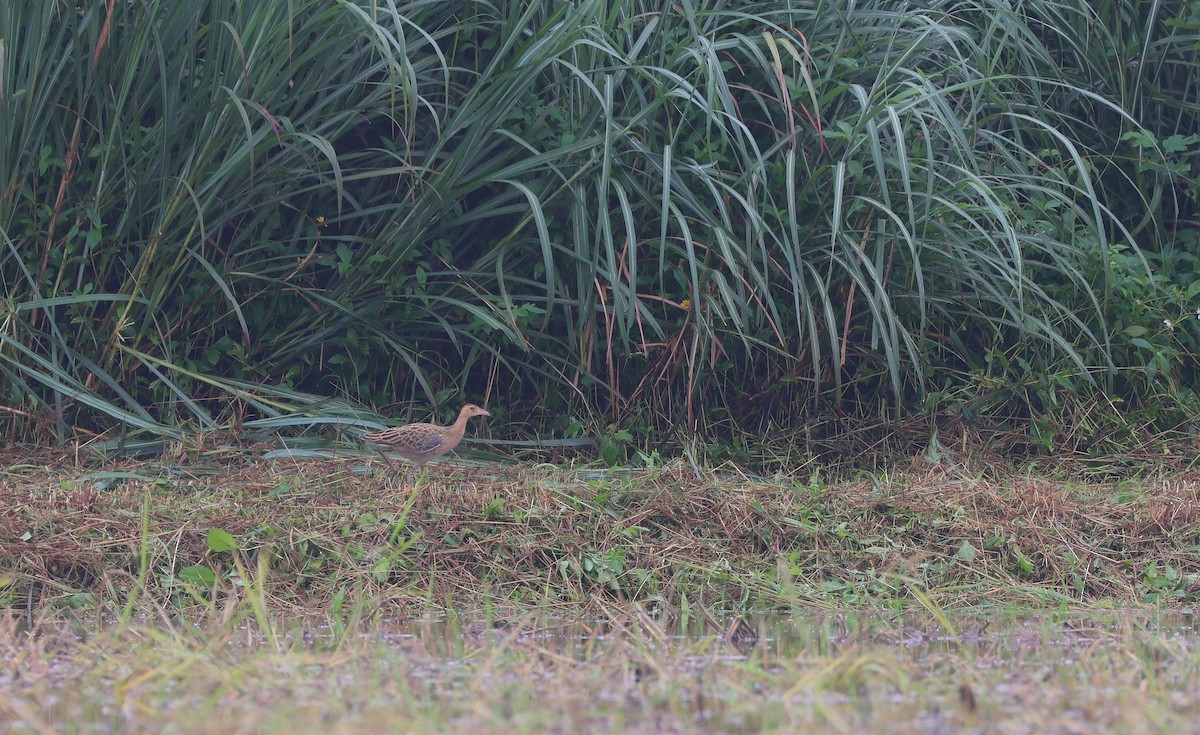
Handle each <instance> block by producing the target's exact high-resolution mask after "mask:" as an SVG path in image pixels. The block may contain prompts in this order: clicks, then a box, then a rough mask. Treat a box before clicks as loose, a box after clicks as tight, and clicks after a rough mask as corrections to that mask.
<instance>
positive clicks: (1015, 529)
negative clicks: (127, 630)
mask: <svg viewBox="0 0 1200 735" xmlns="http://www.w3.org/2000/svg"><path fill="white" fill-rule="evenodd" d="M4 460H5V461H4V466H5V467H7V468H8V469H7V472H6V473H5V475H4V477H3V479H2V480H0V582H3V585H2V586H0V599H3V596H6V597H7V598H8V604H21V605H22V606H29V607H34V608H38V607H42V606H45V605H51V606H54V605H63V604H77V603H79V602H80V601H83V602H84V603H86V602H87V601H88V600H89V599H91V598H88V597H87V596H86V595H92V596H93V597H94V598H95V599H97V600H99V599H110V600H111V601H113V602H118V601H121V600H123V599H127V598H128V595H129V590H130V589H131V585H132V584H133V583H132V582H131V581H130V580H134V579H137V578H139V575H140V574H143V573H144V576H145V580H146V581H145V585H146V587H145V590H144V591H145V592H146V593H147V594H148V596H149V597H150V598H151V599H154V600H156V601H158V602H165V601H167V600H172V601H173V602H177V603H178V602H180V601H181V600H183V599H184V598H183V597H181V596H180V593H181V592H185V591H186V590H185V589H184V587H185V586H184V585H182V584H181V583H180V581H179V573H180V571H181V570H182V569H184V568H187V567H190V566H193V565H203V566H207V567H209V568H211V569H213V570H214V571H215V572H216V573H217V575H218V578H228V575H229V574H230V573H231V572H233V571H235V570H234V564H233V561H234V559H233V555H231V554H229V553H215V552H213V551H212V550H210V548H209V544H208V534H209V531H210V530H212V529H221V530H224V531H227V532H229V533H230V534H232V535H233V536H234V537H235V538H236V539H237V540H238V545H239V547H240V549H241V551H240V552H239V556H238V558H239V559H240V560H241V561H243V562H245V565H246V567H247V568H252V567H253V566H254V564H253V560H254V559H255V557H256V556H257V555H258V554H259V553H260V552H262V551H264V550H267V549H269V550H270V557H269V558H270V562H271V573H270V575H269V577H268V578H267V579H266V580H264V589H265V592H266V594H267V596H268V597H269V599H270V600H271V601H272V602H273V603H276V604H278V605H280V606H282V607H284V608H289V609H294V608H309V607H312V606H314V605H315V606H316V607H317V608H323V607H324V604H325V603H326V602H327V601H328V600H329V599H330V598H331V596H333V595H334V594H336V593H337V592H338V591H339V590H351V591H353V592H354V593H355V594H356V596H358V597H363V596H365V597H367V598H369V599H374V600H378V601H381V602H382V601H386V602H387V603H388V604H403V605H416V606H427V605H430V604H432V605H434V606H439V605H443V604H446V601H449V600H465V601H470V602H471V603H472V604H478V603H480V601H481V600H484V599H486V600H487V601H489V602H491V603H503V604H507V603H512V604H517V605H521V604H526V603H531V602H536V603H537V604H542V605H544V604H568V605H574V604H580V603H582V602H585V601H586V600H588V599H589V598H590V597H592V596H594V595H600V596H602V597H603V598H605V599H616V600H650V599H653V600H657V601H660V602H661V601H665V602H666V603H669V604H677V603H678V602H679V601H681V600H685V599H686V600H690V601H693V602H694V601H703V602H704V603H708V604H718V605H724V606H729V605H732V606H737V607H759V608H761V607H770V606H773V605H778V604H792V605H795V604H799V605H813V606H822V607H826V606H832V605H836V604H839V603H842V602H851V603H859V604H863V603H870V602H872V601H883V602H887V601H889V600H896V599H905V600H912V599H913V590H917V591H919V592H920V593H921V595H926V596H928V598H929V599H932V600H933V601H935V602H936V603H937V604H938V605H958V604H971V603H978V602H982V601H987V600H994V601H1013V600H1036V601H1042V602H1047V601H1050V602H1055V601H1058V602H1070V601H1074V602H1079V603H1088V602H1095V601H1098V600H1111V601H1118V602H1120V603H1130V602H1137V601H1140V600H1143V599H1145V598H1146V597H1147V596H1148V595H1150V596H1154V595H1165V596H1167V597H1169V598H1177V599H1195V598H1196V596H1197V595H1198V594H1200V581H1198V580H1197V578H1196V576H1195V575H1194V571H1195V570H1194V568H1193V567H1194V560H1195V558H1196V553H1197V547H1196V544H1197V541H1196V539H1197V538H1200V512H1198V510H1200V479H1198V478H1197V476H1196V475H1195V474H1194V473H1175V474H1172V475H1153V476H1148V477H1146V478H1143V479H1140V480H1122V481H1119V482H1070V481H1061V480H1049V479H1040V478H1034V477H1029V476H1024V475H1021V476H1012V477H1009V478H1007V479H989V478H988V477H987V476H986V475H987V474H988V473H975V474H973V475H967V474H965V473H963V472H961V471H951V470H948V469H946V468H945V467H940V466H939V467H933V468H929V467H918V468H915V469H911V470H908V471H905V472H903V473H899V474H896V475H893V476H873V477H870V478H867V479H860V480H855V481H846V482H841V483H837V484H832V485H825V484H823V483H821V482H819V481H807V482H800V481H797V480H794V479H791V478H786V477H780V478H777V479H753V478H747V477H744V476H740V475H737V474H735V473H717V472H710V473H708V474H707V475H706V476H705V477H704V478H703V479H701V480H698V479H697V478H696V477H695V476H694V473H693V472H692V471H691V470H690V468H687V467H686V466H684V465H672V466H667V467H666V468H662V469H658V470H654V471H652V472H609V471H598V470H571V469H562V468H552V467H548V466H544V465H541V466H518V467H507V468H501V467H494V466H487V467H481V466H470V467H463V466H449V465H445V464H443V465H434V466H431V467H430V468H429V472H428V476H427V478H426V482H425V484H424V485H423V486H422V487H421V488H420V490H419V491H418V492H416V493H415V497H414V493H413V490H414V485H413V483H412V482H411V481H405V480H404V479H403V478H400V479H391V478H387V477H386V476H385V475H384V474H383V473H382V472H380V471H377V470H378V468H375V469H373V470H372V471H371V472H370V473H368V474H362V472H361V470H362V460H361V458H336V457H334V458H328V459H321V460H305V461H284V460H275V461H254V460H253V459H247V458H245V457H244V456H242V455H239V454H234V453H232V452H226V453H222V452H211V453H208V454H205V455H203V456H202V457H200V458H199V460H200V461H195V462H194V463H193V464H191V465H190V466H189V469H188V471H187V472H186V473H179V472H173V471H172V468H169V467H167V466H164V465H162V464H159V463H150V462H146V463H134V462H124V463H121V464H118V465H110V466H106V467H86V468H78V467H75V466H74V465H73V461H72V458H65V457H55V456H53V455H48V454H46V453H40V454H36V453H23V454H18V453H10V454H9V455H8V456H7V457H5V458H4ZM114 473H124V479H112V478H114V477H116V475H115V474H114ZM410 501H411V507H408V504H409V502H410ZM143 511H144V512H145V532H143ZM81 595H84V596H83V597H81Z"/></svg>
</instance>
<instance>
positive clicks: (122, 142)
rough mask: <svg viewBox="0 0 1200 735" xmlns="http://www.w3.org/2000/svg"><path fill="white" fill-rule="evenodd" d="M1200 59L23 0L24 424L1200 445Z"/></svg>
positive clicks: (879, 35) (10, 18) (12, 233)
mask: <svg viewBox="0 0 1200 735" xmlns="http://www.w3.org/2000/svg"><path fill="white" fill-rule="evenodd" d="M110 14H111V15H110ZM1198 29H1200V16H1198V15H1197V14H1196V12H1195V9H1194V8H1190V9H1189V6H1188V4H1186V3H1179V2H1174V3H1159V4H1151V5H1149V6H1147V5H1146V4H1143V3H1134V2H1128V1H1126V2H1110V3H1100V4H1098V5H1097V4H1093V3H1087V2H1083V1H1082V0H1078V1H1075V0H1072V1H1071V2H1066V3H1043V2H1032V3H1024V4H1022V5H1021V7H1020V9H1019V10H1015V9H1010V8H1008V7H1007V6H1005V7H1004V8H999V7H997V6H995V5H994V4H992V3H990V2H983V1H981V2H975V3H961V2H955V3H949V2H932V3H925V4H923V5H921V6H920V7H916V8H914V7H912V6H911V4H900V3H894V2H885V1H884V0H875V1H874V2H867V3H858V4H856V5H854V6H853V7H852V8H843V7H841V6H837V5H835V4H826V3H816V4H801V5H799V6H790V5H780V4H778V3H709V4H705V5H704V6H703V7H699V6H695V5H692V4H687V3H685V4H683V5H681V6H678V7H676V6H669V7H668V6H666V5H663V4H661V3H646V2H637V1H632V0H631V1H628V2H600V1H599V0H583V1H582V2H578V3H574V4H567V3H558V2H540V1H539V2H526V3H506V4H487V3H472V4H470V5H467V4H464V3H459V2H439V3H417V4H412V5H410V6H404V7H403V8H400V7H397V6H395V5H394V4H392V3H387V2H385V3H377V2H366V1H365V0H338V1H337V2H327V1H325V0H299V1H298V2H293V3H241V2H233V1H232V0H204V1H202V2H194V3H185V4H180V3H113V4H110V5H105V4H93V5H92V6H80V7H77V6H76V4H74V3H66V2H63V1H62V0H50V1H48V2H43V3H5V4H4V5H3V7H0V117H3V119H4V120H5V121H6V124H5V125H4V126H3V128H0V274H2V278H3V286H4V289H3V291H4V292H3V294H2V297H3V302H2V303H0V376H2V383H0V388H2V390H3V395H4V398H3V400H4V401H5V402H6V403H7V404H8V405H9V406H10V407H11V408H12V409H13V410H12V411H11V412H9V413H7V414H6V415H7V416H9V420H10V421H12V422H14V424H16V426H17V429H18V431H20V432H23V433H24V434H25V435H27V436H36V435H38V434H39V433H40V434H42V435H49V434H53V435H54V436H56V437H57V438H58V439H60V440H61V439H63V438H65V436H66V429H67V427H70V426H74V427H80V428H90V429H104V428H108V427H110V426H113V425H119V426H120V427H122V432H123V433H122V435H121V441H122V442H124V438H125V433H124V432H133V433H134V434H138V433H147V434H152V435H156V436H160V437H167V438H175V439H178V438H180V437H181V436H182V433H183V430H184V429H185V428H187V429H191V428H199V429H212V428H221V427H236V428H247V427H248V426H252V425H253V424H252V422H254V421H266V422H272V421H275V422H279V421H285V420H294V423H293V424H291V428H304V427H307V426H311V425H312V424H314V423H318V422H319V421H323V420H328V419H330V418H332V417H333V416H334V414H335V413H339V412H340V413H347V412H345V411H344V409H338V408H337V407H336V406H335V405H334V404H332V403H322V402H321V400H320V399H318V398H315V397H314V396H329V395H331V394H334V395H339V396H341V397H347V398H351V399H353V400H356V401H359V402H365V403H369V404H374V405H380V404H389V403H394V402H397V401H412V400H420V401H429V402H432V403H435V404H442V403H456V402H458V400H460V399H461V398H462V397H464V396H465V395H470V396H472V397H473V398H475V399H476V400H478V398H477V396H481V395H487V396H488V399H489V402H491V403H494V404H499V405H503V406H512V407H513V409H514V412H515V411H516V410H518V409H519V410H521V411H522V412H526V413H530V412H531V413H533V414H534V416H533V420H534V421H535V422H539V423H541V424H542V425H543V426H544V427H545V430H544V431H543V432H542V433H550V432H554V431H558V430H563V429H567V428H569V427H567V426H566V425H564V424H563V423H562V422H565V421H566V420H567V419H564V418H563V417H569V420H570V421H571V422H572V424H573V425H574V427H575V430H576V431H578V430H579V426H580V425H581V422H582V425H584V426H586V427H588V429H587V430H588V431H590V432H592V433H595V434H598V435H603V437H604V439H603V441H602V442H601V449H602V453H603V455H604V458H605V460H606V461H607V462H609V463H610V464H612V463H617V462H621V461H623V459H624V458H625V457H626V456H628V452H627V450H628V449H629V448H631V447H633V446H636V445H642V443H643V440H644V439H645V438H646V437H648V436H661V434H660V433H659V432H660V431H661V430H663V429H665V428H667V427H668V426H671V425H672V424H678V425H683V426H686V427H687V428H688V430H689V431H694V432H700V433H704V434H710V435H711V434H718V435H720V434H731V433H736V432H738V431H743V432H751V431H754V430H756V428H758V427H759V426H760V425H761V426H768V425H771V423H770V422H783V421H790V420H793V418H794V417H795V416H796V415H797V412H798V410H801V409H802V408H803V407H805V406H809V407H811V406H817V407H818V410H820V406H821V405H823V404H822V403H821V401H822V400H824V399H828V398H836V399H838V400H839V401H840V403H841V405H842V406H849V407H854V408H856V410H858V411H859V412H861V413H863V414H880V413H887V412H893V413H894V412H899V411H906V410H914V409H915V410H921V409H923V408H927V407H928V406H930V405H932V404H931V402H930V401H929V397H930V393H931V391H932V392H933V393H936V394H937V395H938V396H942V397H950V398H949V399H948V400H952V398H953V396H956V395H962V394H978V393H979V392H980V389H981V388H982V389H983V391H982V392H983V394H984V396H985V398H987V399H988V400H989V401H990V402H991V403H990V404H989V405H991V406H993V407H994V408H995V410H996V412H997V413H998V414H1000V415H1006V416H1013V417H1015V418H1018V419H1021V418H1022V417H1023V418H1024V420H1026V421H1028V422H1029V426H1031V427H1034V428H1033V429H1032V434H1031V436H1032V440H1031V441H1032V443H1034V444H1035V445H1042V446H1045V447H1046V448H1054V447H1056V446H1059V445H1060V444H1061V436H1062V434H1063V433H1064V432H1071V433H1072V435H1073V436H1074V437H1075V439H1076V441H1077V442H1079V441H1082V438H1083V437H1084V435H1088V436H1092V435H1096V434H1098V433H1102V432H1101V430H1100V429H1099V428H1097V427H1095V426H1092V427H1090V428H1086V427H1085V428H1084V429H1082V430H1081V429H1078V427H1077V426H1074V427H1073V426H1071V425H1072V424H1075V425H1077V424H1079V422H1080V421H1082V420H1083V419H1082V418H1081V417H1083V416H1085V415H1086V414H1087V411H1086V410H1084V409H1085V408H1086V407H1094V406H1095V405H1097V404H1104V405H1106V406H1109V407H1111V408H1110V409H1109V410H1108V411H1107V415H1108V417H1109V419H1110V420H1111V421H1115V422H1118V423H1119V422H1120V421H1121V420H1122V419H1121V416H1122V413H1121V411H1122V409H1121V408H1119V405H1120V404H1121V403H1124V404H1126V405H1129V404H1134V403H1136V404H1137V405H1138V407H1139V409H1140V410H1142V411H1144V412H1145V413H1146V415H1147V416H1152V417H1157V419H1158V420H1159V423H1160V424H1161V425H1162V427H1170V426H1172V425H1173V423H1172V422H1177V421H1178V418H1177V413H1178V409H1180V408H1182V409H1184V410H1185V413H1186V411H1187V410H1191V409H1194V407H1195V403H1196V400H1195V397H1194V396H1193V395H1192V394H1191V393H1190V390H1191V389H1190V385H1192V384H1194V382H1195V378H1196V377H1198V376H1197V375H1196V372H1197V370H1196V365H1197V363H1196V355H1197V340H1198V338H1200V331H1198V330H1197V325H1198V324H1200V313H1198V312H1197V309H1198V308H1200V294H1198V288H1200V287H1197V286H1196V285H1195V284H1196V283H1197V280H1198V279H1200V271H1198V270H1197V260H1196V252H1197V248H1196V244H1197V242H1196V241H1197V238H1198V236H1197V234H1196V228H1195V227H1194V224H1189V223H1194V222H1195V219H1196V218H1195V214H1196V210H1197V207H1198V206H1200V195H1198V192H1200V187H1198V186H1197V183H1196V182H1197V176H1196V171H1197V170H1198V168H1197V164H1198V163H1200V161H1197V157H1198V156H1200V126H1198V120H1200V113H1198V112H1197V108H1196V107H1195V104H1194V99H1192V98H1190V97H1189V95H1190V94H1191V92H1190V91H1189V90H1194V89H1195V88H1196V86H1197V84H1196V81H1197V80H1196V78H1195V77H1196V69H1197V65H1196V64H1195V59H1196V52H1195V48H1194V44H1192V43H1191V42H1190V41H1189V39H1191V38H1193V37H1194V35H1195V33H1196V31H1197V30H1198ZM1114 60H1118V62H1117V63H1114ZM1098 397H1102V398H1098ZM939 400H941V399H940V398H939ZM934 403H936V401H934ZM531 406H534V407H536V408H533V409H530V408H529V407H531ZM1064 406H1071V407H1073V410H1069V411H1064ZM1013 409H1015V410H1013ZM349 413H353V412H349ZM301 415H302V416H303V417H304V420H303V421H302V420H299V419H297V417H298V416H301ZM751 416H753V417H755V418H754V420H753V421H751V420H749V418H748V417H751ZM306 421H307V423H305V422H306ZM556 422H557V423H556ZM755 422H760V423H755ZM271 426H272V428H274V429H275V430H278V429H279V428H280V427H281V426H282V424H280V423H275V424H271ZM603 427H609V428H608V429H607V430H606V429H604V428H603ZM257 428H259V429H262V430H266V429H267V424H259V425H258V426H257ZM635 434H636V435H635ZM642 448H643V449H645V450H646V452H649V451H652V450H653V447H650V446H648V442H647V443H646V445H645V446H643V447H642Z"/></svg>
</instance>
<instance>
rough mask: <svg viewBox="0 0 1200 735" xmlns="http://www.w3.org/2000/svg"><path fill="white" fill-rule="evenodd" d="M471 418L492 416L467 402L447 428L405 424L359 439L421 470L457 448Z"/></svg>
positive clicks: (389, 461) (433, 425) (422, 424)
mask: <svg viewBox="0 0 1200 735" xmlns="http://www.w3.org/2000/svg"><path fill="white" fill-rule="evenodd" d="M472 416H491V414H490V413H488V412H487V411H486V410H484V409H482V408H480V407H479V406H476V405H475V404H473V403H468V404H467V405H465V406H463V407H462V410H460V411H459V412H458V419H457V420H456V421H455V422H454V423H453V424H450V425H449V426H438V425H437V424H425V423H419V424H405V425H404V426H393V427H392V428H390V429H384V430H383V431H375V432H368V433H366V434H363V435H362V438H363V439H365V440H367V441H369V442H371V443H372V444H377V445H378V446H380V447H383V448H384V449H385V450H388V451H391V452H395V453H396V454H399V455H400V456H401V457H404V458H405V459H407V460H408V461H409V462H412V463H413V464H414V465H416V466H417V467H421V466H422V465H424V464H425V463H426V462H428V461H429V460H431V459H435V458H437V457H440V456H442V455H443V454H445V453H446V452H449V451H450V450H451V449H454V448H455V447H457V446H458V443H459V442H461V441H462V438H463V434H464V433H465V432H466V430H467V421H469V420H470V418H471V417H472ZM383 458H384V459H387V461H388V464H392V460H390V459H388V456H387V454H383ZM392 469H393V470H395V469H396V465H394V464H392Z"/></svg>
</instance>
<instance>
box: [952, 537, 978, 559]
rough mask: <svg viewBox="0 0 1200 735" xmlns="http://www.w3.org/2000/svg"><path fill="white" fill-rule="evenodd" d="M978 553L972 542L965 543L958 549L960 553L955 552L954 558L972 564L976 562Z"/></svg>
mask: <svg viewBox="0 0 1200 735" xmlns="http://www.w3.org/2000/svg"><path fill="white" fill-rule="evenodd" d="M976 553H977V552H976V551H975V547H974V546H972V545H971V542H970V541H963V542H962V545H961V546H959V547H958V551H956V552H954V556H955V557H956V558H958V559H960V560H962V561H965V562H967V563H968V564H970V563H971V562H973V561H975V554H976Z"/></svg>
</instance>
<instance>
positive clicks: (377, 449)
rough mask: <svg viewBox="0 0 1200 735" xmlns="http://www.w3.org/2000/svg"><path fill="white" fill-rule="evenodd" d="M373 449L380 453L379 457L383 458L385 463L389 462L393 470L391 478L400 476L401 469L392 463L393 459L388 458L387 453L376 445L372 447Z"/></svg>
mask: <svg viewBox="0 0 1200 735" xmlns="http://www.w3.org/2000/svg"><path fill="white" fill-rule="evenodd" d="M371 448H372V449H374V450H375V451H376V452H378V453H379V456H380V457H383V461H384V462H387V463H388V466H390V467H391V470H392V471H391V473H390V474H391V476H393V477H394V476H396V475H398V474H400V468H399V467H397V466H396V463H395V462H393V461H392V458H391V457H389V456H387V452H385V451H383V450H382V449H380V448H379V447H377V446H375V445H374V444H372V445H371Z"/></svg>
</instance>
